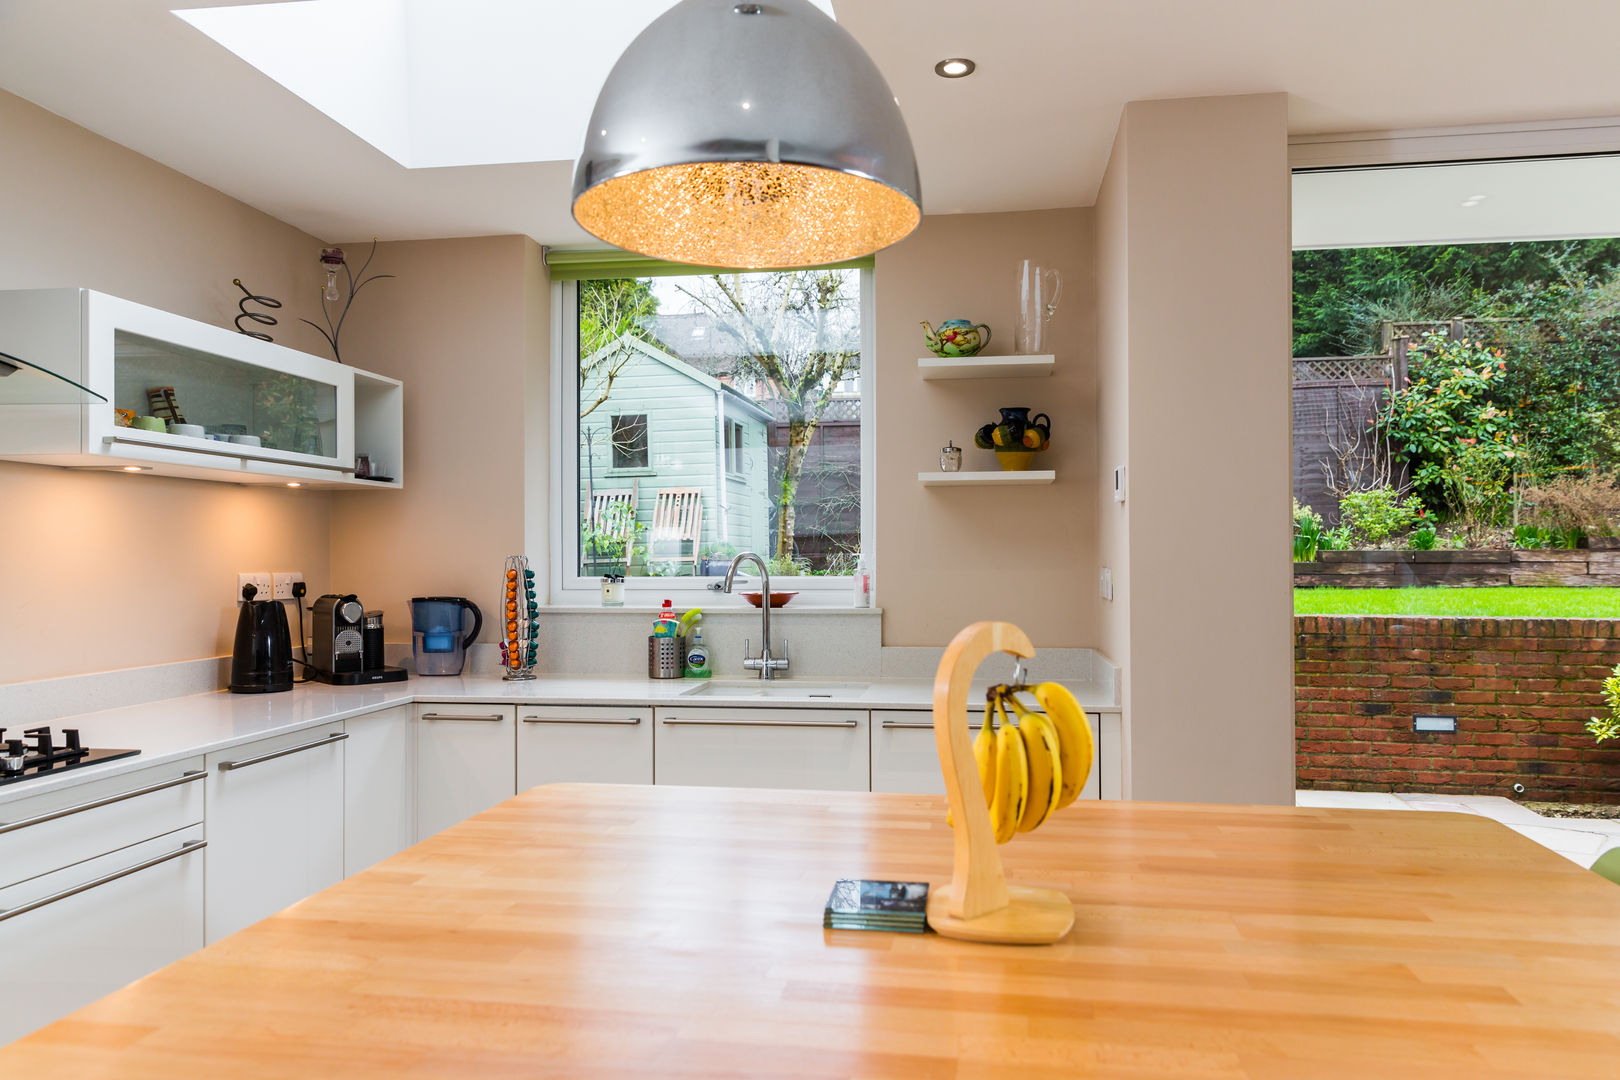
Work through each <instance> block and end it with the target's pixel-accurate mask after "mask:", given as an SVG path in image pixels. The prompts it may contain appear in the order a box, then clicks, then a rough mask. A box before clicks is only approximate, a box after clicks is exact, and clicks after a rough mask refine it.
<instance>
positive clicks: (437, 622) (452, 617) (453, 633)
mask: <svg viewBox="0 0 1620 1080" xmlns="http://www.w3.org/2000/svg"><path fill="white" fill-rule="evenodd" d="M469 615H471V616H472V629H471V630H468V629H467V617H468V616H469ZM483 626H484V616H483V614H482V613H481V612H480V611H479V610H478V605H477V604H475V603H473V602H472V601H471V600H468V599H466V598H465V597H461V596H418V597H415V598H414V599H412V600H411V645H412V651H413V654H414V655H415V658H416V673H417V674H418V675H460V674H461V667H462V665H463V664H465V663H466V661H467V646H469V645H471V644H472V643H473V642H474V641H476V640H477V639H478V631H479V630H481V629H482V628H483Z"/></svg>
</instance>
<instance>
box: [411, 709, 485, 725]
mask: <svg viewBox="0 0 1620 1080" xmlns="http://www.w3.org/2000/svg"><path fill="white" fill-rule="evenodd" d="M418 719H420V720H482V721H485V722H494V723H500V722H501V721H502V720H505V719H506V715H505V714H504V713H496V714H495V715H494V716H457V715H456V714H455V713H436V712H425V713H423V714H422V715H421V716H420V717H418Z"/></svg>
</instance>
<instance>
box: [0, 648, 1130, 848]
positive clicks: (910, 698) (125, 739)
mask: <svg viewBox="0 0 1620 1080" xmlns="http://www.w3.org/2000/svg"><path fill="white" fill-rule="evenodd" d="M756 685H758V684H757V683H756V681H755V680H736V679H711V680H698V679H668V680H659V679H646V678H634V677H615V676H577V675H542V676H539V677H538V678H536V679H533V680H531V681H527V682H507V681H505V680H503V679H501V678H500V676H498V675H493V676H488V675H485V676H480V675H464V676H460V677H457V678H445V677H440V678H427V677H421V676H413V677H411V678H410V679H408V680H407V681H405V682H398V683H389V684H385V685H381V686H326V685H324V684H321V683H310V684H307V685H306V684H300V685H298V686H297V687H295V688H294V689H293V690H292V691H291V692H290V693H281V694H232V693H228V692H226V691H217V692H214V693H207V694H192V695H190V696H188V697H177V698H168V699H165V700H161V701H152V702H148V703H146V704H142V705H128V706H124V707H122V708H116V709H106V710H103V711H101V712H92V713H84V714H81V715H78V716H67V717H62V718H60V719H58V720H55V721H52V724H51V726H52V727H53V728H54V729H57V730H60V729H62V728H78V729H79V732H80V737H81V739H82V740H83V742H84V745H86V746H89V747H93V748H104V747H108V748H110V747H135V748H138V749H139V750H140V753H139V754H138V755H136V756H134V757H127V758H120V759H118V760H116V761H109V762H107V763H105V764H102V765H91V766H86V767H84V768H79V769H71V770H67V771H64V772H62V773H61V774H59V775H54V776H42V777H34V778H30V779H28V780H24V781H19V782H17V783H12V784H5V785H0V804H4V803H8V802H13V801H15V800H17V799H22V798H27V797H29V796H32V795H38V794H42V793H44V792H47V791H53V790H56V789H59V788H62V787H67V786H69V785H72V784H78V783H84V782H86V781H90V780H103V779H106V778H107V777H110V776H115V775H117V774H118V773H120V772H129V771H131V770H135V769H140V768H145V767H147V766H151V765H160V764H163V763H164V762H167V761H174V760H177V759H179V758H185V757H194V756H197V755H200V754H207V753H212V752H213V751H215V750H224V749H227V748H229V747H232V746H237V745H240V744H242V743H247V742H253V741H255V740H257V739H262V738H266V737H268V736H272V735H283V734H287V733H289V732H294V731H299V730H302V729H305V728H312V727H318V726H319V725H321V724H330V723H335V722H338V721H342V720H346V719H348V718H349V717H352V716H361V715H364V714H365V713H370V712H376V711H378V710H379V709H387V708H390V707H392V706H395V705H407V704H410V703H412V702H416V701H422V702H458V701H487V702H492V703H498V704H510V705H629V706H643V707H645V706H665V707H667V706H670V705H674V704H678V703H679V704H687V705H693V706H697V705H701V706H702V707H704V708H728V707H729V708H773V709H778V708H789V709H791V708H798V709H805V708H808V709H832V708H857V709H920V710H926V709H929V708H931V707H932V705H933V683H932V681H931V680H927V679H817V678H804V679H791V678H789V679H783V680H781V681H779V682H778V683H775V684H764V685H767V686H770V685H775V686H777V687H779V688H781V690H783V691H785V692H787V693H788V694H790V695H794V696H785V697H777V696H770V697H766V696H754V695H753V690H754V688H755V687H756ZM1070 688H1071V689H1072V690H1073V691H1074V692H1075V695H1076V697H1078V698H1079V700H1080V703H1081V705H1082V706H1084V707H1086V708H1088V709H1093V710H1097V709H1102V710H1116V709H1117V708H1118V706H1117V705H1116V704H1114V703H1113V699H1112V697H1111V696H1108V695H1104V694H1102V693H1099V692H1097V690H1096V689H1094V688H1089V687H1087V686H1085V685H1083V684H1080V685H1077V684H1070ZM799 694H803V695H804V696H797V695H799ZM811 694H814V695H815V696H814V697H811V696H809V695H811ZM975 696H977V695H975ZM0 820H3V818H0Z"/></svg>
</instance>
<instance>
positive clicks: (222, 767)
mask: <svg viewBox="0 0 1620 1080" xmlns="http://www.w3.org/2000/svg"><path fill="white" fill-rule="evenodd" d="M348 737H349V733H348V732H346V731H341V732H339V733H338V734H336V735H328V736H327V737H326V738H324V739H316V740H315V741H314V742H307V743H305V744H304V745H302V746H289V747H287V749H285V750H276V751H274V752H273V753H269V754H260V755H259V756H258V757H250V758H243V759H242V760H241V761H222V762H220V763H219V771H220V772H230V771H231V770H232V769H245V768H247V767H248V766H249V765H257V764H258V763H259V762H261V761H274V760H275V759H276V758H278V757H286V756H287V755H288V754H299V753H302V752H304V751H305V750H313V749H315V748H316V747H317V746H331V745H332V744H333V743H339V742H342V741H343V740H344V739H347V738H348Z"/></svg>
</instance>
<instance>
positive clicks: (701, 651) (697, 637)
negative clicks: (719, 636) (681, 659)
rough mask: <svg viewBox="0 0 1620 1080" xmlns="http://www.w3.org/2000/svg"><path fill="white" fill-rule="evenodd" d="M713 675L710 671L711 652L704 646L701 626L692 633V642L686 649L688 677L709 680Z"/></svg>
mask: <svg viewBox="0 0 1620 1080" xmlns="http://www.w3.org/2000/svg"><path fill="white" fill-rule="evenodd" d="M712 674H713V672H711V671H710V670H709V650H708V648H706V647H705V646H704V644H703V627H701V626H699V627H697V628H696V629H695V630H693V631H692V642H691V644H689V645H687V647H686V677H687V678H688V679H707V678H708V677H709V676H710V675H712Z"/></svg>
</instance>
